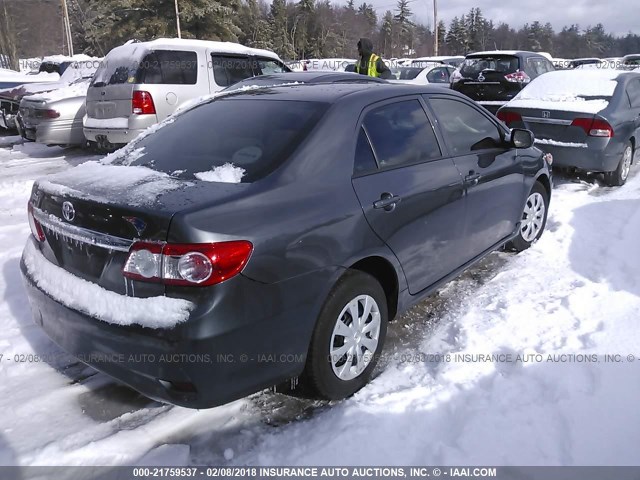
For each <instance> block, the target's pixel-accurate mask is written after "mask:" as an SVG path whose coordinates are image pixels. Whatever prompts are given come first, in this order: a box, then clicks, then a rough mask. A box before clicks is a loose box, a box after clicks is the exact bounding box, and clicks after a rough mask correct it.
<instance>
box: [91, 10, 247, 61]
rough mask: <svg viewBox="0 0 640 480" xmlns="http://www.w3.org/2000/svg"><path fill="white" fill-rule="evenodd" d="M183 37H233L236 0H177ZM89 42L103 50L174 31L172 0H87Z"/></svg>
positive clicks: (162, 35)
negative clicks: (89, 9) (89, 23)
mask: <svg viewBox="0 0 640 480" xmlns="http://www.w3.org/2000/svg"><path fill="white" fill-rule="evenodd" d="M178 5H179V9H180V26H181V30H182V36H183V37H184V38H198V39H202V40H224V41H237V40H238V35H239V34H240V29H239V28H238V26H237V25H236V21H237V18H238V13H239V7H240V5H239V0H178ZM89 6H90V8H91V9H92V11H93V15H92V17H91V18H90V19H89V20H88V22H91V28H89V26H88V25H87V26H85V27H86V28H85V30H86V31H87V37H88V40H89V41H90V42H95V43H100V44H101V45H104V46H105V47H107V48H106V50H110V49H111V48H113V47H115V46H118V45H121V44H123V43H125V42H126V41H128V40H130V39H133V38H135V39H138V40H152V39H154V38H159V37H175V36H176V35H177V28H176V13H175V3H174V0H91V1H90V3H89Z"/></svg>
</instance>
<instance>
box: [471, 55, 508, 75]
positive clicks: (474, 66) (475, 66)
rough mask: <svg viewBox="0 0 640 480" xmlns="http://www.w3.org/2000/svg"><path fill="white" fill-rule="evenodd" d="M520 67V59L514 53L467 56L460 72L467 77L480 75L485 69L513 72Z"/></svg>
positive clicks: (505, 72)
mask: <svg viewBox="0 0 640 480" xmlns="http://www.w3.org/2000/svg"><path fill="white" fill-rule="evenodd" d="M518 69H520V60H519V59H518V57H514V56H512V55H500V56H495V55H494V56H486V57H474V58H467V59H466V60H465V61H464V62H462V66H461V67H460V73H461V74H462V75H463V76H465V77H472V76H476V75H478V74H479V73H480V72H484V71H485V70H493V71H496V72H499V73H504V74H507V73H513V72H515V71H517V70H518Z"/></svg>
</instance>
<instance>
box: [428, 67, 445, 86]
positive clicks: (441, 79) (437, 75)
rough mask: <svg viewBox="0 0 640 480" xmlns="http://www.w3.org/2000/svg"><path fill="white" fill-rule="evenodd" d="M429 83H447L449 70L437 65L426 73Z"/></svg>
mask: <svg viewBox="0 0 640 480" xmlns="http://www.w3.org/2000/svg"><path fill="white" fill-rule="evenodd" d="M427 80H428V81H429V83H449V71H448V69H447V67H437V68H434V69H433V70H431V71H430V72H429V73H427Z"/></svg>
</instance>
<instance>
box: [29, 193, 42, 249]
mask: <svg viewBox="0 0 640 480" xmlns="http://www.w3.org/2000/svg"><path fill="white" fill-rule="evenodd" d="M27 216H28V217H29V227H30V228H31V233H32V234H33V237H34V238H35V239H36V240H38V241H39V242H44V230H42V225H40V222H39V221H38V220H36V217H34V216H33V205H31V202H29V205H28V206H27Z"/></svg>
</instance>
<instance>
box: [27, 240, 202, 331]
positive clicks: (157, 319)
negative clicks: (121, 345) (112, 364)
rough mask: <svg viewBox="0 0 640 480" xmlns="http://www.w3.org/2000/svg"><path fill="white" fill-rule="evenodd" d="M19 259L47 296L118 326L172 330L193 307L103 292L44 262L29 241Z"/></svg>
mask: <svg viewBox="0 0 640 480" xmlns="http://www.w3.org/2000/svg"><path fill="white" fill-rule="evenodd" d="M22 259H23V260H24V263H25V266H26V267H27V272H28V274H29V276H30V277H31V279H32V280H33V282H34V283H35V284H36V285H37V286H38V287H39V288H40V289H42V290H43V291H44V292H46V293H47V294H48V295H49V296H50V297H52V298H54V299H55V300H56V301H57V302H59V303H61V304H62V305H64V306H66V307H68V308H71V309H73V310H77V311H80V312H82V313H85V314H87V315H91V316H92V317H94V318H97V319H98V320H102V321H103V322H107V323H114V324H117V325H133V324H137V325H142V326H143V327H149V328H172V327H174V326H176V325H177V324H178V323H181V322H184V321H186V320H187V319H188V318H189V312H190V311H191V310H192V309H193V307H194V306H193V304H192V303H191V302H188V301H187V300H181V299H176V298H168V297H151V298H134V297H127V296H125V295H119V294H117V293H114V292H111V291H109V290H105V289H104V288H102V287H100V286H99V285H97V284H95V283H92V282H88V281H86V280H83V279H81V278H78V277H76V276H75V275H72V274H71V273H69V272H67V271H66V270H64V269H62V268H60V267H57V266H55V265H54V264H53V263H51V262H50V261H49V260H47V259H46V258H45V257H44V256H43V255H42V253H41V252H40V250H38V248H37V247H36V246H35V244H34V240H32V239H31V238H30V239H29V240H28V241H27V245H26V246H25V249H24V252H23V255H22Z"/></svg>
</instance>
